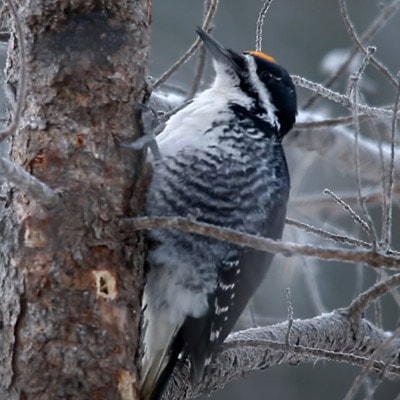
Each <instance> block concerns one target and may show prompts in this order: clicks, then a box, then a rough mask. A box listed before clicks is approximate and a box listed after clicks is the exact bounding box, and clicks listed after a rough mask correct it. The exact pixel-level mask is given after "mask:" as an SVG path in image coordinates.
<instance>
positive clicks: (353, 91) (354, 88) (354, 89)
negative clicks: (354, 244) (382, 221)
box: [348, 47, 378, 249]
mask: <svg viewBox="0 0 400 400" xmlns="http://www.w3.org/2000/svg"><path fill="white" fill-rule="evenodd" d="M375 50H376V49H375V48H374V47H368V49H367V53H366V55H365V57H364V59H363V61H362V63H361V65H360V67H359V69H358V71H357V72H356V74H354V75H352V76H351V78H350V85H349V97H351V96H352V95H353V98H352V102H353V125H354V142H355V143H354V144H355V145H354V165H355V172H356V174H355V175H356V181H357V193H358V202H359V205H360V207H361V210H362V212H363V214H364V218H365V220H366V223H367V225H368V229H367V230H366V232H367V233H368V235H369V238H370V241H371V243H372V246H373V248H374V249H375V248H376V245H377V241H378V238H377V235H376V232H375V227H374V224H373V222H372V218H371V215H370V213H369V211H368V207H367V205H366V203H365V200H364V198H363V196H362V182H361V174H360V153H359V145H358V142H359V138H360V136H361V134H360V121H359V119H358V114H359V110H358V105H359V92H358V85H359V82H360V80H361V77H362V74H363V73H364V71H365V68H366V67H367V65H368V63H369V61H370V60H371V58H372V54H373V53H374V52H375ZM348 211H352V210H351V209H349V210H348Z"/></svg>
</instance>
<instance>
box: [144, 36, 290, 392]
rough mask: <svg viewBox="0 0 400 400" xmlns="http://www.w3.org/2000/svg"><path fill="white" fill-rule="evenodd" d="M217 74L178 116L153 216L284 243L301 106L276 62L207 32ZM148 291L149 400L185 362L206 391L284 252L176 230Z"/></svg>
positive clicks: (153, 264)
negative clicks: (293, 136)
mask: <svg viewBox="0 0 400 400" xmlns="http://www.w3.org/2000/svg"><path fill="white" fill-rule="evenodd" d="M197 33H198V35H199V36H200V38H201V40H202V42H203V44H204V46H205V47H206V49H207V51H208V53H209V54H210V56H211V57H212V60H213V65H214V69H215V72H216V77H215V81H214V83H213V84H212V85H211V87H210V88H209V89H207V90H205V91H203V92H202V93H200V94H198V95H197V96H196V97H195V98H194V99H193V101H192V102H191V103H190V104H188V105H187V106H186V107H185V108H183V109H182V110H180V111H179V112H177V113H176V114H175V115H173V116H172V117H171V118H170V119H169V120H168V122H167V124H166V126H165V128H164V130H163V131H162V132H161V133H160V134H159V135H158V136H157V138H156V141H157V144H158V147H159V150H160V153H161V155H162V156H161V158H160V159H155V158H153V159H152V161H151V162H152V166H153V177H152V181H151V183H150V187H149V190H148V193H147V199H146V214H147V215H148V216H152V217H157V216H180V217H191V218H195V219H196V220H197V221H201V222H206V223H210V224H213V225H218V226H221V227H226V228H231V229H235V230H238V231H241V232H245V233H249V234H254V235H258V236H262V237H268V238H272V239H280V238H281V236H282V231H283V227H284V221H285V216H286V204H287V201H288V197H289V189H290V180H289V173H288V168H287V164H286V159H285V154H284V151H283V148H282V144H281V142H282V139H283V137H284V136H285V134H286V133H287V132H288V131H289V130H290V129H291V128H292V126H293V124H294V122H295V118H296V114H297V100H296V91H295V87H294V84H293V82H292V80H291V78H290V75H289V74H288V72H287V71H286V69H284V68H283V67H282V66H280V65H279V64H278V63H277V62H276V61H275V59H274V58H272V57H271V56H269V55H267V54H265V53H262V52H259V51H248V52H244V53H242V54H239V53H236V52H234V51H232V50H231V49H227V48H225V47H223V46H222V45H220V44H219V43H218V42H217V41H216V40H215V39H214V38H213V37H211V36H210V35H209V34H207V33H206V32H205V31H203V30H201V29H200V28H198V29H197ZM148 240H149V243H150V245H149V252H148V257H147V264H148V268H149V271H148V274H147V282H146V284H145V288H144V294H143V305H144V307H143V321H144V322H143V332H144V333H143V359H142V369H141V397H142V400H159V399H160V398H161V396H162V394H163V391H164V389H165V387H166V385H167V383H168V380H169V378H170V376H171V374H172V371H173V369H174V367H175V366H178V367H179V366H181V365H183V364H184V363H185V362H187V361H188V362H189V365H190V373H191V380H192V384H193V385H194V386H196V385H198V384H199V383H200V382H201V381H202V379H203V377H204V374H206V373H207V369H209V365H210V362H211V361H212V357H213V355H214V354H215V352H216V351H217V350H218V346H219V345H220V344H221V343H222V342H223V341H224V339H225V338H226V337H227V335H228V334H229V333H230V332H231V330H232V328H233V326H234V324H235V322H236V321H237V319H238V318H239V316H240V314H241V313H242V311H243V309H244V308H245V306H246V304H247V303H248V301H249V299H250V297H251V296H252V295H253V294H254V292H255V291H256V289H257V288H258V287H259V285H260V283H261V282H262V280H263V278H264V276H265V274H266V272H267V269H268V267H269V265H270V263H271V260H272V258H273V255H272V254H269V253H264V252H260V251H256V250H253V249H250V248H246V247H241V246H237V245H234V244H231V243H227V242H224V241H221V240H216V239H212V238H208V237H205V236H201V235H196V234H190V233H185V232H182V231H178V230H174V229H155V230H152V231H149V232H148Z"/></svg>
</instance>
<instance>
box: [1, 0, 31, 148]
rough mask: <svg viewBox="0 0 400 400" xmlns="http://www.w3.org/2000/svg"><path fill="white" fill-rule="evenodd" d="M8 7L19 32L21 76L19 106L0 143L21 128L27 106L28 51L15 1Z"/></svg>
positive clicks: (10, 1) (8, 0)
mask: <svg viewBox="0 0 400 400" xmlns="http://www.w3.org/2000/svg"><path fill="white" fill-rule="evenodd" d="M7 4H8V7H9V9H10V12H11V15H12V17H13V19H14V24H15V28H16V31H17V37H18V45H19V55H20V57H19V60H20V62H19V64H20V66H19V67H20V76H19V79H18V89H17V104H16V107H15V111H14V116H13V122H12V123H11V125H10V126H8V127H7V128H5V129H3V130H1V131H0V143H1V142H2V141H3V140H4V139H6V138H8V137H9V136H12V135H13V134H14V133H15V132H16V131H17V129H18V127H19V122H20V120H21V114H22V109H23V106H24V104H25V97H26V95H25V93H26V49H25V41H24V37H25V36H24V32H23V28H22V24H21V22H20V20H19V17H18V12H17V9H16V8H15V4H14V2H13V0H7Z"/></svg>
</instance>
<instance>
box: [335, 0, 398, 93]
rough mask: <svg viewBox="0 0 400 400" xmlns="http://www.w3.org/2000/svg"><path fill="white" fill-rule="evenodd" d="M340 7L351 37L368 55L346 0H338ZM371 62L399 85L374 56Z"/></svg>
mask: <svg viewBox="0 0 400 400" xmlns="http://www.w3.org/2000/svg"><path fill="white" fill-rule="evenodd" d="M338 1H339V7H340V14H341V16H342V18H343V21H344V24H345V26H346V29H347V32H348V33H349V35H350V37H351V38H352V39H353V41H354V43H355V44H356V45H357V47H358V48H359V49H360V50H361V51H362V52H363V53H364V54H365V56H367V55H368V49H366V48H365V47H364V45H363V44H362V42H361V39H360V38H359V37H358V35H357V32H356V30H355V28H354V26H353V23H352V21H351V20H350V17H349V13H348V11H347V6H346V0H338ZM370 63H371V65H372V66H373V67H375V69H376V70H377V71H379V72H380V73H381V74H382V75H383V77H384V78H386V80H387V81H388V82H389V83H390V84H391V85H393V86H395V87H397V79H396V78H395V77H394V76H393V75H392V74H391V73H390V71H389V70H388V69H387V68H386V67H385V66H384V65H383V64H382V63H380V62H379V61H377V60H376V59H375V58H374V57H373V56H371V57H370Z"/></svg>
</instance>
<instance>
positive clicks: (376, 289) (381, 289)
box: [346, 274, 400, 318]
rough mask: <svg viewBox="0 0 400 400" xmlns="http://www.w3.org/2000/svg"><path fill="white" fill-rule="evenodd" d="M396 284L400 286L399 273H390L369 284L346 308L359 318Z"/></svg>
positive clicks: (352, 315) (351, 314) (350, 313)
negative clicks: (388, 275)
mask: <svg viewBox="0 0 400 400" xmlns="http://www.w3.org/2000/svg"><path fill="white" fill-rule="evenodd" d="M397 286H400V274H395V275H392V276H391V277H390V278H388V279H385V280H384V281H380V282H378V283H376V284H375V285H373V286H371V287H370V288H368V290H366V291H365V292H364V293H361V294H360V295H359V296H358V297H357V298H355V299H354V300H353V301H352V302H351V304H350V305H349V306H348V307H347V309H346V310H347V312H348V313H349V315H350V316H351V317H354V318H360V317H361V315H362V313H363V312H364V311H365V309H366V308H367V307H368V306H370V305H371V304H372V303H373V302H375V301H376V300H377V299H379V298H380V297H381V296H383V295H385V294H387V293H389V292H390V291H391V290H392V289H393V288H395V287H397Z"/></svg>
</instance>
